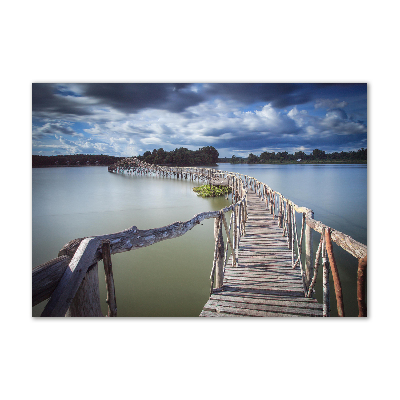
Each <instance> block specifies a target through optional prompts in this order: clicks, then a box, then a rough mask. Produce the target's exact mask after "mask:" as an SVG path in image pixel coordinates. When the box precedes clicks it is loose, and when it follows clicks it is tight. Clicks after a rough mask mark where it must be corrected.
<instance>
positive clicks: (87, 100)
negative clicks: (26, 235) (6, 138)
mask: <svg viewBox="0 0 400 400" xmlns="http://www.w3.org/2000/svg"><path fill="white" fill-rule="evenodd" d="M203 146H214V147H215V148H216V149H217V150H218V151H219V153H220V157H231V156H232V155H236V156H237V157H240V156H242V157H247V155H248V154H249V153H253V154H257V155H259V154H260V153H262V152H264V151H275V152H278V151H288V152H289V153H294V152H296V151H304V152H306V153H309V152H311V151H312V150H313V149H315V148H318V149H321V150H324V151H326V152H327V153H330V152H333V151H350V150H358V149H360V148H362V147H364V148H367V84H361V83H357V84H351V83H346V84H340V83H332V84H323V83H321V84H317V83H305V84H295V83H283V84H279V83H233V84H232V83H209V84H208V83H189V84H185V83H177V84H175V83H148V84H146V83H112V84H107V83H87V84H84V83H79V84H73V83H59V84H56V83H54V84H53V83H34V84H33V85H32V153H33V154H41V155H57V154H79V153H83V154H109V155H114V156H134V155H139V154H143V153H144V152H145V151H147V150H153V149H154V148H157V149H158V148H160V147H162V148H164V150H167V151H170V150H173V149H175V148H177V147H187V148H189V149H191V150H196V149H198V148H200V147H203Z"/></svg>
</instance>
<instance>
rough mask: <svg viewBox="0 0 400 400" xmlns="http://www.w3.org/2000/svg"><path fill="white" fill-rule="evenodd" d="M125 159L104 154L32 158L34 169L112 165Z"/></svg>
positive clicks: (34, 156)
mask: <svg viewBox="0 0 400 400" xmlns="http://www.w3.org/2000/svg"><path fill="white" fill-rule="evenodd" d="M123 158H125V157H114V156H107V155H104V154H100V155H91V154H73V155H59V156H36V155H33V156H32V167H33V168H35V167H54V166H76V165H81V166H82V165H111V164H114V163H116V162H117V161H119V160H122V159H123Z"/></svg>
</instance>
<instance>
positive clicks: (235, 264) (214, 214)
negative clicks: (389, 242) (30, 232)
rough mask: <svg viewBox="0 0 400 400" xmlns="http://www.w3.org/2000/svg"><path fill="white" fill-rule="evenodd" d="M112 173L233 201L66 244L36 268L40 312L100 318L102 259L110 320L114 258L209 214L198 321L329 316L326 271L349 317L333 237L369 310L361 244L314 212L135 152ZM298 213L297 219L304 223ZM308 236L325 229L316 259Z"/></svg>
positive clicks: (232, 180) (236, 181) (243, 181)
mask: <svg viewBox="0 0 400 400" xmlns="http://www.w3.org/2000/svg"><path fill="white" fill-rule="evenodd" d="M108 171H109V172H111V173H126V174H135V175H151V176H156V177H159V178H170V179H188V180H193V181H195V180H197V181H203V182H206V183H208V184H210V185H212V184H218V185H224V186H228V187H229V188H230V189H231V192H232V204H231V205H230V206H227V207H225V208H223V209H221V210H218V211H207V212H203V213H200V214H197V215H195V216H194V217H193V218H192V219H190V220H188V221H184V222H175V223H172V224H170V225H167V226H164V227H161V228H154V229H148V230H139V229H138V228H137V227H136V226H132V227H130V228H128V229H126V230H124V231H121V232H116V233H111V234H106V235H101V236H93V237H88V238H79V239H73V240H71V241H70V242H68V243H67V244H66V245H65V246H64V247H63V248H62V249H61V250H60V252H59V253H58V257H57V258H54V259H53V260H50V261H48V262H46V263H44V264H42V265H39V266H37V267H35V268H34V269H33V270H32V306H35V305H37V304H39V303H41V302H42V301H45V300H47V299H49V301H48V303H47V304H46V306H45V308H44V310H43V312H42V315H41V316H42V317H63V316H69V317H76V316H79V317H101V316H103V315H102V313H101V307H100V297H99V296H100V295H99V281H98V279H99V278H98V262H99V261H101V260H103V263H104V269H105V277H106V290H107V300H106V301H107V304H108V315H107V316H108V317H116V316H117V302H116V295H115V292H116V291H117V290H118V288H115V287H114V279H113V272H112V263H111V255H112V254H116V253H121V252H124V251H131V250H137V249H140V248H142V247H146V246H150V245H153V244H156V243H158V242H160V241H162V240H167V239H173V238H175V237H178V236H182V235H184V234H185V233H186V232H188V231H189V230H191V229H193V228H194V227H195V226H197V225H198V224H200V223H201V221H203V220H205V219H209V218H214V239H215V248H214V259H213V265H212V269H211V275H210V280H211V285H210V286H211V288H210V297H209V300H208V301H207V302H206V304H205V305H204V308H203V310H202V311H201V312H200V316H201V317H222V316H224V317H238V316H265V317H281V316H282V317H283V316H285V317H286V316H307V317H311V316H312V317H314V316H324V317H329V316H330V304H329V297H330V296H329V291H330V288H329V274H330V273H331V274H332V278H333V282H334V289H335V295H336V303H337V310H338V315H339V316H345V313H344V304H343V296H342V288H341V283H340V277H339V272H338V269H337V267H336V262H335V258H334V254H333V247H332V242H335V243H336V244H337V245H339V246H340V247H342V248H343V249H344V250H345V251H347V252H348V253H350V254H351V255H353V256H354V257H356V258H357V259H358V272H357V301H358V306H359V316H360V317H364V316H366V315H367V308H366V302H365V286H366V270H367V246H365V245H364V244H362V243H359V242H357V241H356V240H354V239H353V238H351V237H350V236H348V235H345V234H344V233H342V232H339V231H336V230H335V229H332V228H330V227H329V226H326V225H324V224H323V223H322V222H320V221H317V220H315V219H314V213H313V211H312V210H310V209H308V208H306V207H299V206H298V205H296V204H295V203H293V202H292V201H291V200H289V199H287V198H285V197H284V196H283V195H282V194H281V193H279V192H276V191H274V190H273V189H271V188H270V187H269V186H268V185H266V184H265V183H263V182H260V181H258V180H257V179H255V178H252V177H250V176H247V175H242V174H238V173H233V172H227V171H217V170H215V169H212V168H194V167H187V168H184V167H166V166H159V165H151V164H147V163H145V162H143V161H140V160H138V159H137V158H135V157H132V158H127V159H125V160H122V161H119V162H118V163H116V164H114V165H112V166H110V167H109V168H108ZM296 213H298V214H300V215H298V217H300V216H301V219H302V222H301V228H300V226H299V227H298V224H297V222H296ZM228 215H230V219H229V222H228V221H227V218H226V216H228ZM312 232H315V233H319V234H321V237H320V241H319V246H318V250H317V252H316V254H315V255H314V254H313V251H312ZM224 238H225V241H226V243H224ZM319 270H322V271H320V274H321V273H322V287H323V303H322V304H319V303H318V302H317V301H316V300H315V299H314V298H313V295H314V288H315V285H316V281H317V276H318V272H319Z"/></svg>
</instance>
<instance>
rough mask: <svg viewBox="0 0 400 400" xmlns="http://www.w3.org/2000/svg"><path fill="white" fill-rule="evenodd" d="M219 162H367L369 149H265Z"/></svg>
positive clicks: (222, 159)
mask: <svg viewBox="0 0 400 400" xmlns="http://www.w3.org/2000/svg"><path fill="white" fill-rule="evenodd" d="M219 162H230V163H231V164H240V163H241V164H243V163H246V164H278V163H297V162H303V163H347V164H351V163H357V164H359V163H363V164H364V163H366V162H367V149H364V148H362V149H360V150H357V151H341V152H340V153H339V152H334V153H325V151H323V150H319V149H314V150H313V151H312V153H310V154H306V153H304V152H303V151H296V152H295V153H294V154H289V153H288V152H287V151H283V152H277V153H275V152H268V151H265V152H264V153H261V154H260V155H259V156H256V155H254V154H253V153H250V154H249V156H248V157H247V158H242V157H236V156H232V157H231V158H230V159H229V158H220V159H219Z"/></svg>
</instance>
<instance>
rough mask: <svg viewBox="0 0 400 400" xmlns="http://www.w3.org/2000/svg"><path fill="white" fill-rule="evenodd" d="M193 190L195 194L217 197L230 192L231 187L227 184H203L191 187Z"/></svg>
mask: <svg viewBox="0 0 400 400" xmlns="http://www.w3.org/2000/svg"><path fill="white" fill-rule="evenodd" d="M193 191H194V192H196V193H197V196H201V197H218V196H226V195H227V194H229V193H231V192H232V189H231V188H230V187H228V186H214V185H211V187H210V185H208V184H207V185H203V186H197V187H194V188H193Z"/></svg>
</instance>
